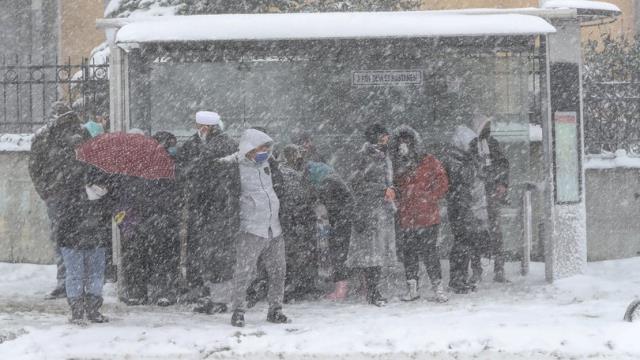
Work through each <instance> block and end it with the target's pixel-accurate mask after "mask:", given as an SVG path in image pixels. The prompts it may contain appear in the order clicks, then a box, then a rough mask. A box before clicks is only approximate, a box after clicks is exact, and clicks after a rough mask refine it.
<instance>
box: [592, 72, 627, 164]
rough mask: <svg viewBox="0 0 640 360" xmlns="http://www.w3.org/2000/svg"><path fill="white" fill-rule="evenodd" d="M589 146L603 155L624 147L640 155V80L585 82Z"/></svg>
mask: <svg viewBox="0 0 640 360" xmlns="http://www.w3.org/2000/svg"><path fill="white" fill-rule="evenodd" d="M584 111H585V124H584V125H585V146H586V151H587V153H590V154H599V153H602V152H614V151H616V150H618V149H624V150H627V151H628V152H631V153H634V154H639V155H640V82H629V81H610V82H596V81H590V79H589V78H588V77H587V78H586V79H585V84H584Z"/></svg>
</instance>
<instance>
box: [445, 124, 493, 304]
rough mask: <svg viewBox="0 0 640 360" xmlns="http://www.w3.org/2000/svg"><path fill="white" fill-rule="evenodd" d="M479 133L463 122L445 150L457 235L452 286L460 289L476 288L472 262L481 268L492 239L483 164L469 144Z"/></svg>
mask: <svg viewBox="0 0 640 360" xmlns="http://www.w3.org/2000/svg"><path fill="white" fill-rule="evenodd" d="M476 137H477V134H476V133H475V132H474V131H473V130H471V129H469V128H468V127H466V126H459V127H458V128H456V132H455V134H454V136H453V141H452V142H453V144H452V146H449V147H447V148H446V149H445V152H444V155H445V157H444V160H445V161H444V162H443V165H444V166H445V170H446V171H447V175H448V177H449V192H448V194H447V214H448V217H449V223H450V224H451V231H452V233H453V237H454V240H453V246H452V248H451V253H450V255H449V262H450V280H449V288H451V290H453V291H454V292H456V293H467V292H469V291H471V290H473V288H474V286H475V284H474V282H473V281H472V280H470V279H469V266H470V265H471V267H472V269H473V270H474V272H478V271H480V270H479V268H481V264H480V258H479V257H478V254H480V253H482V251H483V249H485V248H486V245H487V244H488V242H489V239H490V235H489V215H488V211H487V200H486V191H485V184H484V175H483V171H482V166H481V165H480V159H479V157H478V156H477V155H476V154H475V153H474V152H473V151H471V148H470V145H469V144H470V143H471V142H472V141H473V140H474V139H475V138H476Z"/></svg>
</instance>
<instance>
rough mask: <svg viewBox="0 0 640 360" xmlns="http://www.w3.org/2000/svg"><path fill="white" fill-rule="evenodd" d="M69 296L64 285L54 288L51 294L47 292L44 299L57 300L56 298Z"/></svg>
mask: <svg viewBox="0 0 640 360" xmlns="http://www.w3.org/2000/svg"><path fill="white" fill-rule="evenodd" d="M66 297H67V289H66V288H65V286H64V285H61V286H58V287H56V288H55V289H53V291H51V292H50V293H49V294H47V295H46V296H45V297H44V299H45V300H55V299H62V298H66Z"/></svg>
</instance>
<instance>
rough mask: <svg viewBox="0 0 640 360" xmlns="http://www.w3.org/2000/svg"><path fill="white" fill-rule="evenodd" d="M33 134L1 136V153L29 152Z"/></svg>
mask: <svg viewBox="0 0 640 360" xmlns="http://www.w3.org/2000/svg"><path fill="white" fill-rule="evenodd" d="M32 138H33V134H0V152H4V151H29V150H31V139H32Z"/></svg>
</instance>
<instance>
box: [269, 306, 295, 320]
mask: <svg viewBox="0 0 640 360" xmlns="http://www.w3.org/2000/svg"><path fill="white" fill-rule="evenodd" d="M267 321H268V322H271V323H274V324H286V323H289V322H290V321H289V319H288V318H287V316H286V315H285V314H283V313H282V307H281V306H275V307H272V308H270V309H269V312H268V313H267Z"/></svg>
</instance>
